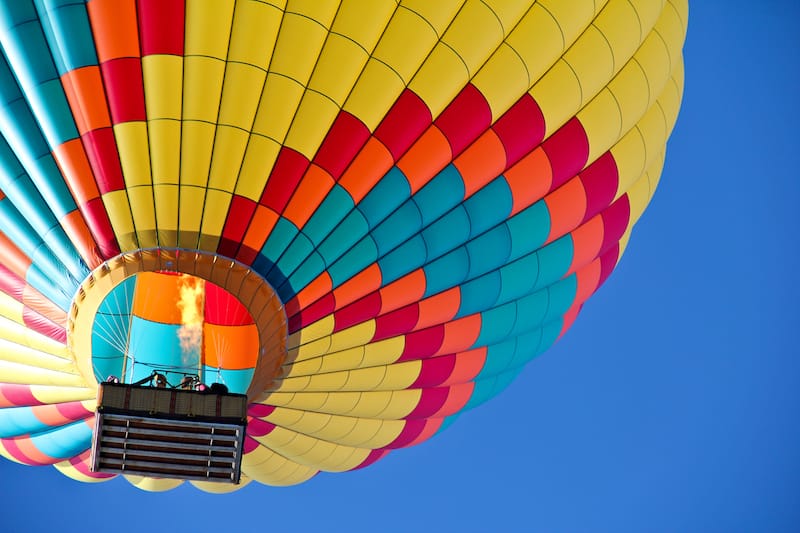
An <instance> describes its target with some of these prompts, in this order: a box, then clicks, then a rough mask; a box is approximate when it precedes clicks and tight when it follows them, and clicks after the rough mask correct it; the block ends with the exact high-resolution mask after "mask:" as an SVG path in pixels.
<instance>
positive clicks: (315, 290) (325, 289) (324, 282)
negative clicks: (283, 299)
mask: <svg viewBox="0 0 800 533" xmlns="http://www.w3.org/2000/svg"><path fill="white" fill-rule="evenodd" d="M332 287H333V282H332V281H331V276H330V274H328V272H323V273H322V274H320V275H319V276H317V277H316V278H314V280H313V281H311V283H309V284H308V285H306V286H305V287H303V289H302V290H301V291H300V292H298V293H297V295H296V296H295V297H294V298H292V299H291V300H289V301H288V302H287V303H286V314H287V315H288V316H292V315H294V314H295V313H297V312H299V311H300V310H301V309H305V308H306V307H308V306H309V305H310V304H312V303H313V302H316V301H317V300H319V299H320V298H322V297H323V296H325V295H326V294H327V293H329V292H331V288H332Z"/></svg>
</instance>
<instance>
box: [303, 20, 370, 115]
mask: <svg viewBox="0 0 800 533" xmlns="http://www.w3.org/2000/svg"><path fill="white" fill-rule="evenodd" d="M367 57H368V51H366V50H364V49H363V48H361V46H359V45H358V44H357V43H355V42H353V41H351V40H350V39H348V38H346V37H342V36H341V35H336V34H333V33H332V34H330V36H328V40H327V41H326V42H325V47H324V48H323V49H322V52H321V53H320V56H319V62H318V63H317V66H316V67H315V68H314V73H313V74H312V75H311V80H310V81H309V83H308V88H309V89H312V90H314V91H317V92H319V93H322V94H324V95H325V96H326V97H327V98H329V99H331V100H332V101H333V102H334V103H335V104H336V105H337V106H338V107H341V106H342V105H343V104H344V101H345V99H346V98H347V95H348V94H350V90H351V89H352V88H353V85H354V84H355V81H356V80H357V79H358V76H359V74H360V73H361V71H362V70H363V69H364V64H365V63H366V62H367ZM301 107H302V106H301Z"/></svg>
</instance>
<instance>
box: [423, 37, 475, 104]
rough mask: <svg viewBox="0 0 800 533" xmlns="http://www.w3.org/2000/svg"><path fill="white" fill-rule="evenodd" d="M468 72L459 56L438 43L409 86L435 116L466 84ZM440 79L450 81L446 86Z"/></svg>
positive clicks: (468, 76)
mask: <svg viewBox="0 0 800 533" xmlns="http://www.w3.org/2000/svg"><path fill="white" fill-rule="evenodd" d="M469 78H470V73H469V71H468V70H467V67H466V66H465V65H464V63H463V61H462V60H461V58H460V57H459V56H458V55H457V54H456V53H455V52H454V51H453V50H452V49H451V48H449V47H448V46H446V45H444V44H441V43H439V44H438V45H437V46H436V47H435V48H434V49H433V51H432V52H431V54H430V55H429V56H428V58H427V59H426V60H425V63H424V64H423V65H422V68H420V70H419V71H418V72H417V74H416V75H415V76H414V79H413V80H411V84H410V85H409V88H410V89H411V90H412V91H413V92H414V93H415V94H417V96H419V97H420V98H422V100H423V101H424V102H425V104H426V105H427V106H428V108H429V109H430V110H431V112H432V113H433V116H434V117H437V116H438V115H439V113H441V112H442V110H443V109H444V108H445V106H447V104H449V103H450V102H451V101H452V100H453V98H454V97H455V96H456V94H458V91H459V90H461V88H462V87H464V85H466V84H467V82H468V81H469ZM442 80H448V82H450V83H449V84H448V86H446V87H445V86H444V85H443V84H442Z"/></svg>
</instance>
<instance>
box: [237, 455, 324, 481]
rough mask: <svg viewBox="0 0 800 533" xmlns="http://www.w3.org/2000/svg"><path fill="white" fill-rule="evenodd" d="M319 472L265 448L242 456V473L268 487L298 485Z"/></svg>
mask: <svg viewBox="0 0 800 533" xmlns="http://www.w3.org/2000/svg"><path fill="white" fill-rule="evenodd" d="M318 471H319V470H318V469H316V468H309V467H307V466H303V465H299V464H297V463H295V462H294V461H290V460H288V459H286V458H285V457H281V456H280V455H278V454H276V453H275V452H273V451H272V450H269V449H267V448H266V447H264V446H259V447H257V448H256V449H254V450H252V451H251V452H250V453H246V454H244V455H243V456H242V472H243V473H245V474H246V475H247V477H249V478H250V479H254V480H255V481H258V482H259V483H263V484H266V485H273V486H288V485H296V484H298V483H302V482H303V481H306V480H308V479H310V478H311V477H312V476H314V474H316V473H317V472H318Z"/></svg>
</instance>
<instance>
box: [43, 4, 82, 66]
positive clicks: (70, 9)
mask: <svg viewBox="0 0 800 533" xmlns="http://www.w3.org/2000/svg"><path fill="white" fill-rule="evenodd" d="M36 8H37V11H38V12H39V15H40V20H41V21H42V28H43V30H44V34H45V37H46V38H47V42H48V43H49V45H50V49H51V50H53V52H54V58H55V63H56V68H57V69H58V73H59V75H63V74H65V73H66V72H69V71H71V70H75V69H77V68H81V67H85V66H88V65H97V54H96V53H95V48H94V41H93V39H92V28H91V26H90V25H89V15H88V13H87V12H86V6H85V5H84V3H83V2H82V1H79V2H78V1H65V2H52V1H42V0H37V1H36Z"/></svg>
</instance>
